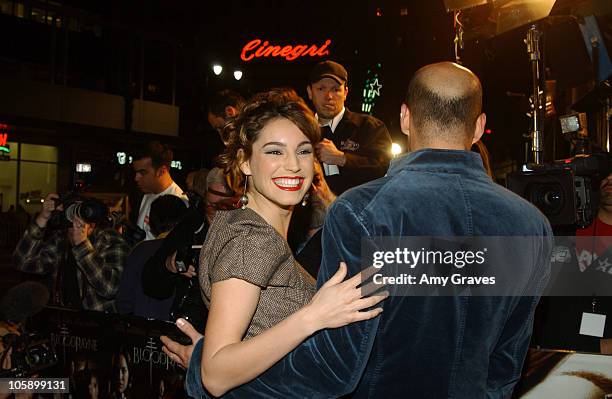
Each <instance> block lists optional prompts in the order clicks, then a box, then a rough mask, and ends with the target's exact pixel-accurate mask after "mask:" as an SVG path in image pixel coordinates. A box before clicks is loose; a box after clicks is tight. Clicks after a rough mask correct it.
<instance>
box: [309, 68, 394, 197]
mask: <svg viewBox="0 0 612 399" xmlns="http://www.w3.org/2000/svg"><path fill="white" fill-rule="evenodd" d="M347 82H348V73H347V72H346V69H344V67H343V66H342V65H340V64H338V63H336V62H333V61H323V62H320V63H319V64H317V65H316V66H315V67H314V68H313V70H312V71H311V73H310V81H309V85H308V86H307V87H306V90H307V91H308V98H310V100H311V101H312V103H313V105H314V107H315V109H316V111H317V118H318V120H319V124H320V125H321V133H322V135H321V136H322V137H323V140H322V141H321V142H320V143H319V144H317V146H316V150H317V155H318V157H319V160H320V161H321V162H322V164H323V169H324V170H323V171H324V173H325V180H327V183H328V184H329V187H330V188H331V190H332V191H333V192H334V193H335V194H336V195H340V194H342V193H343V192H344V191H346V190H347V189H349V188H351V187H354V186H357V185H359V184H362V183H365V182H368V181H370V180H374V179H377V178H379V177H382V176H384V175H385V173H386V172H387V168H388V167H389V162H390V160H391V136H389V131H388V130H387V128H386V126H385V124H384V123H383V122H382V121H380V120H378V119H376V118H374V117H372V116H370V115H366V114H358V113H355V112H351V111H349V110H348V109H346V108H345V107H344V102H345V101H346V96H347V94H348V86H347Z"/></svg>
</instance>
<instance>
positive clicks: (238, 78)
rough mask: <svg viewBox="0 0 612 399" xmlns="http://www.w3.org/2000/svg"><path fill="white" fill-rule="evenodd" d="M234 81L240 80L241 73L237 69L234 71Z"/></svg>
mask: <svg viewBox="0 0 612 399" xmlns="http://www.w3.org/2000/svg"><path fill="white" fill-rule="evenodd" d="M234 79H236V80H240V79H242V71H241V70H239V69H237V70H235V71H234Z"/></svg>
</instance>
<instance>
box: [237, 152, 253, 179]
mask: <svg viewBox="0 0 612 399" xmlns="http://www.w3.org/2000/svg"><path fill="white" fill-rule="evenodd" d="M236 155H237V158H238V166H239V167H240V170H241V171H242V173H244V174H245V175H246V176H250V175H251V174H252V173H251V164H250V162H249V160H248V159H246V154H245V153H244V150H243V149H242V148H241V149H239V150H238V153H237V154H236Z"/></svg>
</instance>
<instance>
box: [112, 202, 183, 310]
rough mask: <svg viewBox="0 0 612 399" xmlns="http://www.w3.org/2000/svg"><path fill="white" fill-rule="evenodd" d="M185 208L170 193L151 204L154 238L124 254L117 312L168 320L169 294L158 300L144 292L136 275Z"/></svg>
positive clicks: (170, 304)
mask: <svg viewBox="0 0 612 399" xmlns="http://www.w3.org/2000/svg"><path fill="white" fill-rule="evenodd" d="M186 212H187V206H186V205H185V203H184V202H183V200H181V199H180V198H179V197H177V196H174V195H162V196H161V197H159V198H157V199H156V200H155V201H153V203H152V204H151V212H150V214H149V217H150V226H151V232H152V233H153V234H154V235H155V237H157V238H156V239H154V240H147V241H142V242H140V243H138V244H137V245H136V246H135V247H134V248H133V249H132V252H130V254H129V255H128V257H127V260H126V262H125V271H124V272H123V275H122V276H121V282H120V283H119V291H118V293H117V299H116V301H115V303H116V305H117V310H118V312H119V313H121V314H133V315H136V316H141V317H146V318H151V319H158V320H169V317H170V307H171V306H172V297H169V298H167V299H162V300H160V299H156V298H152V297H150V296H148V295H146V294H145V293H144V292H143V289H142V283H141V278H140V275H141V274H142V270H143V268H144V265H145V264H146V262H147V261H148V260H149V259H150V258H151V257H152V256H153V255H154V254H155V253H156V252H157V250H158V249H159V248H160V247H161V245H162V243H163V238H164V237H165V236H166V235H167V234H168V232H169V231H170V230H172V228H174V226H176V224H177V223H178V221H179V220H180V219H181V218H182V217H183V216H184V215H185V213H186ZM191 276H193V274H191Z"/></svg>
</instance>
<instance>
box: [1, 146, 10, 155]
mask: <svg viewBox="0 0 612 399" xmlns="http://www.w3.org/2000/svg"><path fill="white" fill-rule="evenodd" d="M0 151H4V152H6V153H7V154H9V153H10V152H11V149H10V148H6V147H0Z"/></svg>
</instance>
